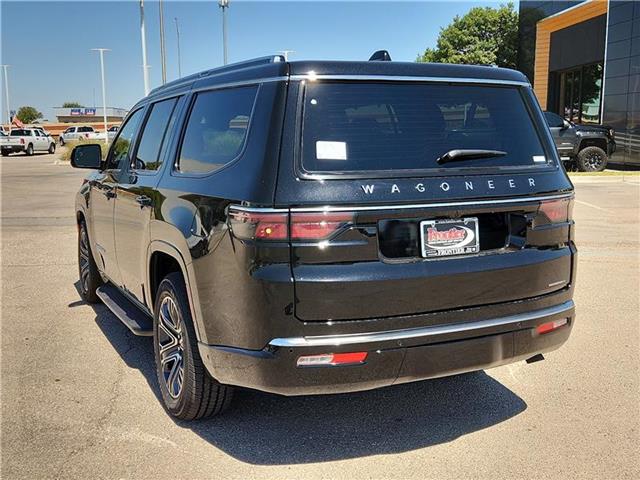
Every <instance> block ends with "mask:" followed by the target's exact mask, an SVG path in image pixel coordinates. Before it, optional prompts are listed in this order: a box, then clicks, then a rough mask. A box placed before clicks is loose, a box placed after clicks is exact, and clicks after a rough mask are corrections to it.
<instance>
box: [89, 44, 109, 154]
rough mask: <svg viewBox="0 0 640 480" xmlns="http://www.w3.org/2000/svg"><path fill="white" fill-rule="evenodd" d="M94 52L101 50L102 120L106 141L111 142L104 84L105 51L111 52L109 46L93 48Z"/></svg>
mask: <svg viewBox="0 0 640 480" xmlns="http://www.w3.org/2000/svg"><path fill="white" fill-rule="evenodd" d="M91 50H92V51H94V52H100V75H101V76H102V120H103V121H104V143H109V134H108V133H107V89H106V87H105V84H104V52H110V51H111V50H110V49H108V48H92V49H91Z"/></svg>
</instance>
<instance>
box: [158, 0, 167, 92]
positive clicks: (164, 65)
mask: <svg viewBox="0 0 640 480" xmlns="http://www.w3.org/2000/svg"><path fill="white" fill-rule="evenodd" d="M159 6H160V56H161V57H162V84H163V85H164V84H165V83H167V56H166V53H165V50H164V8H163V7H162V0H160V2H159Z"/></svg>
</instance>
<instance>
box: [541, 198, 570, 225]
mask: <svg viewBox="0 0 640 480" xmlns="http://www.w3.org/2000/svg"><path fill="white" fill-rule="evenodd" d="M538 213H542V214H544V215H545V216H546V217H547V219H548V220H549V222H551V223H563V222H568V221H570V220H571V218H572V215H573V198H561V199H559V200H550V201H546V202H541V203H540V207H539V208H538Z"/></svg>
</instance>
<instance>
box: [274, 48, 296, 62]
mask: <svg viewBox="0 0 640 480" xmlns="http://www.w3.org/2000/svg"><path fill="white" fill-rule="evenodd" d="M278 53H281V54H282V56H283V57H284V61H285V62H288V61H289V54H290V53H296V51H295V50H280V51H279V52H278Z"/></svg>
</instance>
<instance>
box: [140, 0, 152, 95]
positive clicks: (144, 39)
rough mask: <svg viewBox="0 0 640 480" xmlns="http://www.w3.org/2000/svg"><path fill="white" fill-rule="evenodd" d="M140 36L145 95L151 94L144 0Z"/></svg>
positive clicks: (141, 5) (141, 3) (141, 6)
mask: <svg viewBox="0 0 640 480" xmlns="http://www.w3.org/2000/svg"><path fill="white" fill-rule="evenodd" d="M140 37H141V38H142V74H143V77H144V96H145V97H146V96H147V95H149V90H150V88H149V65H147V36H146V34H145V32H144V0H140Z"/></svg>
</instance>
